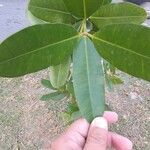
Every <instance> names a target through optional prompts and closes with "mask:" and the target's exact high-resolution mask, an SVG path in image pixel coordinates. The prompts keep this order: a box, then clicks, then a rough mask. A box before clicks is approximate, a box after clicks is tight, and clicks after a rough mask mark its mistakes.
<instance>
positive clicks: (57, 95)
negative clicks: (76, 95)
mask: <svg viewBox="0 0 150 150" xmlns="http://www.w3.org/2000/svg"><path fill="white" fill-rule="evenodd" d="M65 97H66V95H65V94H64V93H60V92H54V93H50V94H46V95H43V96H42V97H41V100H42V101H49V100H53V101H60V100H62V99H63V98H65Z"/></svg>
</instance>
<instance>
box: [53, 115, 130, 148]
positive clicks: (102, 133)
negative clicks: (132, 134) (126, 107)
mask: <svg viewBox="0 0 150 150" xmlns="http://www.w3.org/2000/svg"><path fill="white" fill-rule="evenodd" d="M117 120H118V115H117V114H116V113H115V112H105V113H104V116H103V117H98V118H95V119H94V120H93V122H92V123H91V125H90V124H89V123H88V122H87V121H86V120H85V119H79V120H77V121H75V122H74V123H73V124H72V125H71V127H70V128H69V129H68V130H67V131H66V132H65V133H64V134H63V135H62V136H60V137H59V138H58V139H56V140H55V141H54V142H53V143H52V145H51V150H106V149H107V148H110V147H113V148H115V149H116V150H132V142H131V141H130V140H128V139H127V138H125V137H123V136H121V135H118V134H116V133H112V132H109V131H108V123H115V122H116V121H117ZM107 122H108V123H107Z"/></svg>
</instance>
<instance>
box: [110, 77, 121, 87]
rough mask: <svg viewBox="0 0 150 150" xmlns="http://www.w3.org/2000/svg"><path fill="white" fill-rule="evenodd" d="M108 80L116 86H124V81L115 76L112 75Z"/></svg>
mask: <svg viewBox="0 0 150 150" xmlns="http://www.w3.org/2000/svg"><path fill="white" fill-rule="evenodd" d="M108 78H109V80H111V82H112V83H113V84H115V85H117V84H123V81H122V80H121V79H120V78H119V77H117V76H115V75H113V76H111V75H110V76H108Z"/></svg>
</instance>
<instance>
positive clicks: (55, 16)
mask: <svg viewBox="0 0 150 150" xmlns="http://www.w3.org/2000/svg"><path fill="white" fill-rule="evenodd" d="M28 11H29V12H31V13H32V14H33V15H34V16H35V17H37V18H39V19H40V20H43V21H45V22H49V23H66V24H71V23H72V22H73V20H74V18H73V17H72V16H71V14H70V13H69V12H68V11H67V9H66V7H65V5H64V2H63V0H49V1H43V0H30V2H29V5H28Z"/></svg>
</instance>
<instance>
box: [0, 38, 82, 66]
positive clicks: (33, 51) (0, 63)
mask: <svg viewBox="0 0 150 150" xmlns="http://www.w3.org/2000/svg"><path fill="white" fill-rule="evenodd" d="M79 36H80V35H76V36H73V37H71V38H68V39H65V40H62V41H59V42H56V43H52V44H49V45H46V46H43V47H40V48H38V49H35V50H31V51H30V52H27V53H24V54H22V55H18V56H16V57H13V58H11V59H7V60H4V61H2V62H0V65H2V64H4V63H7V62H10V61H12V60H15V59H18V58H20V57H23V56H26V55H30V54H32V53H35V52H37V51H40V50H41V49H44V48H47V47H51V46H54V45H58V44H61V43H64V42H67V41H70V40H73V39H75V38H77V37H79Z"/></svg>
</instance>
